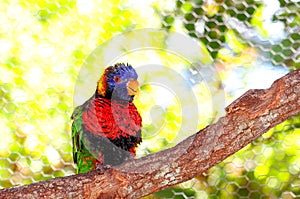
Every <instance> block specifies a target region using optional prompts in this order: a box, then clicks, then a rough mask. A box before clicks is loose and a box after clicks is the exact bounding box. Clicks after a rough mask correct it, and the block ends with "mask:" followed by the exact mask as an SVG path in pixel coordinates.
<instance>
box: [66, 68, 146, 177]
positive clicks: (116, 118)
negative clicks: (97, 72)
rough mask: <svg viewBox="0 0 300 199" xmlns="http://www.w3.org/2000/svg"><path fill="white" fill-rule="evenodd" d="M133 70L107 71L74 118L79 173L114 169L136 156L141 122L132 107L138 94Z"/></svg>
mask: <svg viewBox="0 0 300 199" xmlns="http://www.w3.org/2000/svg"><path fill="white" fill-rule="evenodd" d="M137 78H138V75H137V73H136V71H135V70H134V68H133V67H132V66H131V65H129V64H127V65H125V64H123V63H118V64H115V65H114V66H109V67H108V68H106V69H105V71H104V73H103V75H102V76H101V77H100V79H99V81H98V83H97V88H96V91H95V94H94V95H93V96H92V97H91V98H90V99H89V100H87V101H86V102H85V103H84V104H82V105H81V106H78V107H76V108H75V110H74V112H73V114H72V117H71V118H72V119H73V123H72V141H73V159H74V163H75V164H77V173H86V172H88V171H91V170H93V169H96V168H98V166H99V168H101V166H104V165H109V166H115V165H119V164H121V163H122V162H123V161H125V160H126V159H129V158H132V157H134V156H135V153H136V147H137V145H138V144H139V143H141V141H142V138H141V126H142V118H141V116H140V114H139V113H138V111H137V108H136V107H135V105H134V104H133V102H132V101H133V99H134V96H135V95H136V94H137V93H138V91H139V83H138V81H137Z"/></svg>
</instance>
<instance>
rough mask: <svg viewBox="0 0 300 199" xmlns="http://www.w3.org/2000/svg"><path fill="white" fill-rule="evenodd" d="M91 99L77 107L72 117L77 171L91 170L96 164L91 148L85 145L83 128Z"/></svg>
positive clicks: (74, 158) (74, 156) (74, 157)
mask: <svg viewBox="0 0 300 199" xmlns="http://www.w3.org/2000/svg"><path fill="white" fill-rule="evenodd" d="M90 100H91V99H89V100H88V101H86V102H85V103H84V104H82V105H81V106H78V107H76V108H75V110H74V112H73V114H72V116H71V119H73V123H72V142H73V160H74V163H76V164H77V173H86V172H88V171H90V170H91V169H92V168H93V167H94V166H95V165H94V162H93V161H94V160H95V158H94V157H93V155H92V154H91V153H90V152H89V150H88V149H87V148H86V147H85V146H84V145H83V140H82V139H83V138H82V135H83V128H82V114H83V112H84V111H85V109H86V108H87V107H88V105H89V102H90Z"/></svg>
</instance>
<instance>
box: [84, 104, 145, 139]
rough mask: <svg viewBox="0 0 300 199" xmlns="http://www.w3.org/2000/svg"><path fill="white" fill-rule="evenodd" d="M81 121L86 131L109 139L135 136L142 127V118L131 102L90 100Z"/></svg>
mask: <svg viewBox="0 0 300 199" xmlns="http://www.w3.org/2000/svg"><path fill="white" fill-rule="evenodd" d="M82 119H83V126H84V127H85V129H86V130H87V131H89V132H90V133H92V134H94V135H96V136H102V137H106V138H110V139H116V138H119V137H120V136H123V137H129V136H130V135H131V136H137V133H138V132H139V131H140V129H141V126H142V118H141V116H140V114H139V113H138V111H137V109H136V107H135V105H134V104H133V103H132V102H122V101H114V100H109V99H105V98H94V99H92V101H91V103H90V104H89V106H88V109H87V110H86V111H85V112H84V113H83V115H82ZM97 121H98V123H97Z"/></svg>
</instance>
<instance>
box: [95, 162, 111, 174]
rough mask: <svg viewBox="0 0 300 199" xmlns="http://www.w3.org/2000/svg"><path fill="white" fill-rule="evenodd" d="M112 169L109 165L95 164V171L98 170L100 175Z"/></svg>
mask: <svg viewBox="0 0 300 199" xmlns="http://www.w3.org/2000/svg"><path fill="white" fill-rule="evenodd" d="M111 168H112V167H111V166H110V165H108V164H107V165H103V164H97V165H96V169H97V170H100V171H101V173H105V172H106V171H107V170H109V169H111Z"/></svg>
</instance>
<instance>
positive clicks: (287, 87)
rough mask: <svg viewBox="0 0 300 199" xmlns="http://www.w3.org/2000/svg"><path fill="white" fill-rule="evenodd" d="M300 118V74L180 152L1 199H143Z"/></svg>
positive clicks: (237, 104)
mask: <svg viewBox="0 0 300 199" xmlns="http://www.w3.org/2000/svg"><path fill="white" fill-rule="evenodd" d="M299 112H300V70H296V71H294V72H291V73H289V74H287V75H286V76H284V77H282V78H280V79H278V80H276V81H275V82H274V83H273V84H272V86H271V87H270V88H269V89H259V90H249V91H247V92H246V93H245V94H244V95H242V96H241V97H240V98H238V99H237V100H235V101H234V102H233V103H232V104H231V105H229V106H228V107H227V108H226V116H224V117H222V118H220V119H219V120H218V122H217V123H215V124H212V125H209V126H207V127H206V128H205V129H202V130H201V131H199V132H198V133H196V134H195V135H193V136H191V137H189V138H187V139H186V140H184V141H183V142H181V143H179V144H178V145H177V146H175V147H173V148H171V149H168V150H165V151H162V152H159V153H156V154H151V155H148V156H146V157H143V158H140V159H137V160H132V161H129V162H126V163H124V164H122V165H120V166H118V167H116V168H112V169H108V170H106V172H104V173H102V172H101V171H98V170H95V171H92V172H90V173H87V174H80V175H72V176H68V177H63V178H56V179H52V180H48V181H42V182H38V183H35V184H31V185H26V186H21V187H15V188H10V189H2V190H0V198H89V199H94V198H140V197H142V196H145V195H148V194H151V193H154V192H156V191H159V190H161V189H163V188H166V187H169V186H172V185H175V184H178V183H180V182H184V181H187V180H189V179H191V178H193V177H195V176H197V175H199V174H201V173H202V172H204V171H206V170H207V169H209V168H210V167H212V166H214V165H216V164H217V163H219V162H221V161H222V160H224V159H225V158H226V157H228V156H230V155H232V154H233V153H235V152H237V151H238V150H240V149H241V148H243V147H245V146H246V145H247V144H249V143H250V142H251V141H253V140H254V139H255V138H257V137H259V136H261V135H262V134H263V133H265V132H267V131H268V130H269V129H270V128H272V127H274V126H275V125H277V124H279V123H281V122H283V121H284V120H286V119H288V118H290V117H292V116H294V115H296V114H298V113H299Z"/></svg>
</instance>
